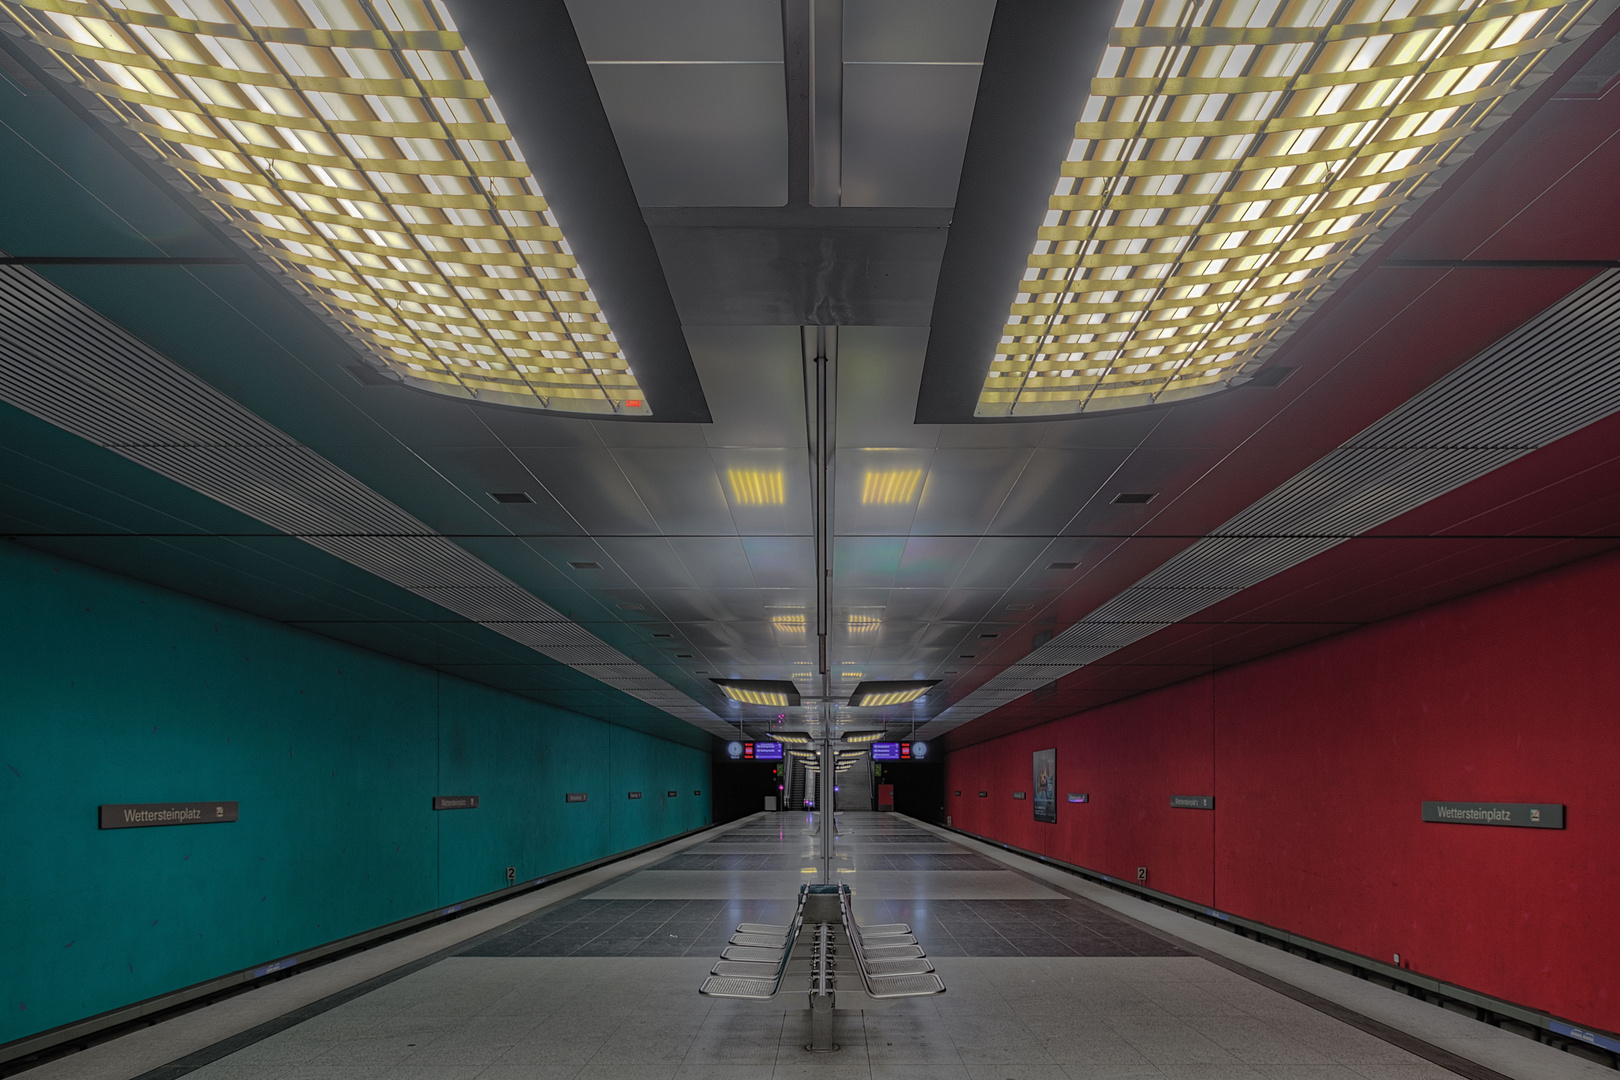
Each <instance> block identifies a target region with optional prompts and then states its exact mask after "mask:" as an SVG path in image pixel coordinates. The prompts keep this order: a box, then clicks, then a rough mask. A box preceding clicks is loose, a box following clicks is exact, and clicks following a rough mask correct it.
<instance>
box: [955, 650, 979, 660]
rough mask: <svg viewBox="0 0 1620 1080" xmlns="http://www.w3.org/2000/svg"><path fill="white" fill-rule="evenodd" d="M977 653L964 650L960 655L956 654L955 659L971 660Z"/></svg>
mask: <svg viewBox="0 0 1620 1080" xmlns="http://www.w3.org/2000/svg"><path fill="white" fill-rule="evenodd" d="M977 655H978V653H970V652H965V653H963V654H962V655H960V656H958V657H957V659H958V660H971V659H973V658H974V657H975V656H977Z"/></svg>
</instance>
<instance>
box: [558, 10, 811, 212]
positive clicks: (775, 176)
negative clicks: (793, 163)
mask: <svg viewBox="0 0 1620 1080" xmlns="http://www.w3.org/2000/svg"><path fill="white" fill-rule="evenodd" d="M568 12H569V14H570V15H571V16H572V17H573V20H574V28H575V30H576V31H577V32H578V34H579V40H580V44H581V45H582V46H583V47H584V50H585V58H586V59H587V60H588V61H589V62H590V65H591V74H592V75H593V76H594V77H595V79H596V88H597V92H598V93H600V94H601V96H602V105H603V106H604V107H605V108H606V110H607V115H608V120H609V122H610V123H611V124H612V125H613V133H614V136H615V137H616V138H617V139H618V142H619V150H620V152H621V153H622V154H623V155H624V164H625V168H626V169H627V170H628V171H629V173H630V181H631V183H632V184H634V185H635V189H636V197H637V198H638V199H639V200H640V201H641V204H642V205H643V206H781V205H782V204H783V203H785V202H787V182H788V181H787V176H788V170H787V100H786V96H785V91H784V89H783V88H784V85H785V82H784V79H785V76H784V74H783V68H782V8H781V4H780V3H778V2H777V0H681V2H679V3H676V2H672V0H570V2H569V4H568Z"/></svg>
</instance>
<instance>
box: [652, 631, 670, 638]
mask: <svg viewBox="0 0 1620 1080" xmlns="http://www.w3.org/2000/svg"><path fill="white" fill-rule="evenodd" d="M674 636H675V635H674V634H660V633H657V632H654V634H653V637H661V638H672V637H674Z"/></svg>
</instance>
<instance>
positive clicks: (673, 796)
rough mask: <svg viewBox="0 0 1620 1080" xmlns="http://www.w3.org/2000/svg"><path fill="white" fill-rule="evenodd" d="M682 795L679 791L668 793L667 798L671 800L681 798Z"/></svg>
mask: <svg viewBox="0 0 1620 1080" xmlns="http://www.w3.org/2000/svg"><path fill="white" fill-rule="evenodd" d="M680 794H681V793H680V792H678V791H670V792H666V793H665V798H670V799H674V798H678V797H679V796H680Z"/></svg>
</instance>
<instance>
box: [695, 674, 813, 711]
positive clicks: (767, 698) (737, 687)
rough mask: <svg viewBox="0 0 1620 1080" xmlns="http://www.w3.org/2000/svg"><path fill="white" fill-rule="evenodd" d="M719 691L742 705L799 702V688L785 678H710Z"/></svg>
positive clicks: (782, 704)
mask: <svg viewBox="0 0 1620 1080" xmlns="http://www.w3.org/2000/svg"><path fill="white" fill-rule="evenodd" d="M709 681H710V682H712V683H714V684H715V685H716V686H718V687H719V688H720V692H721V693H722V694H725V695H726V697H728V698H730V699H731V700H732V701H737V702H741V703H742V704H744V705H774V706H777V707H782V706H793V705H797V704H799V688H798V687H797V686H794V685H793V684H792V683H791V682H788V681H787V680H786V679H710V680H709Z"/></svg>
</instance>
